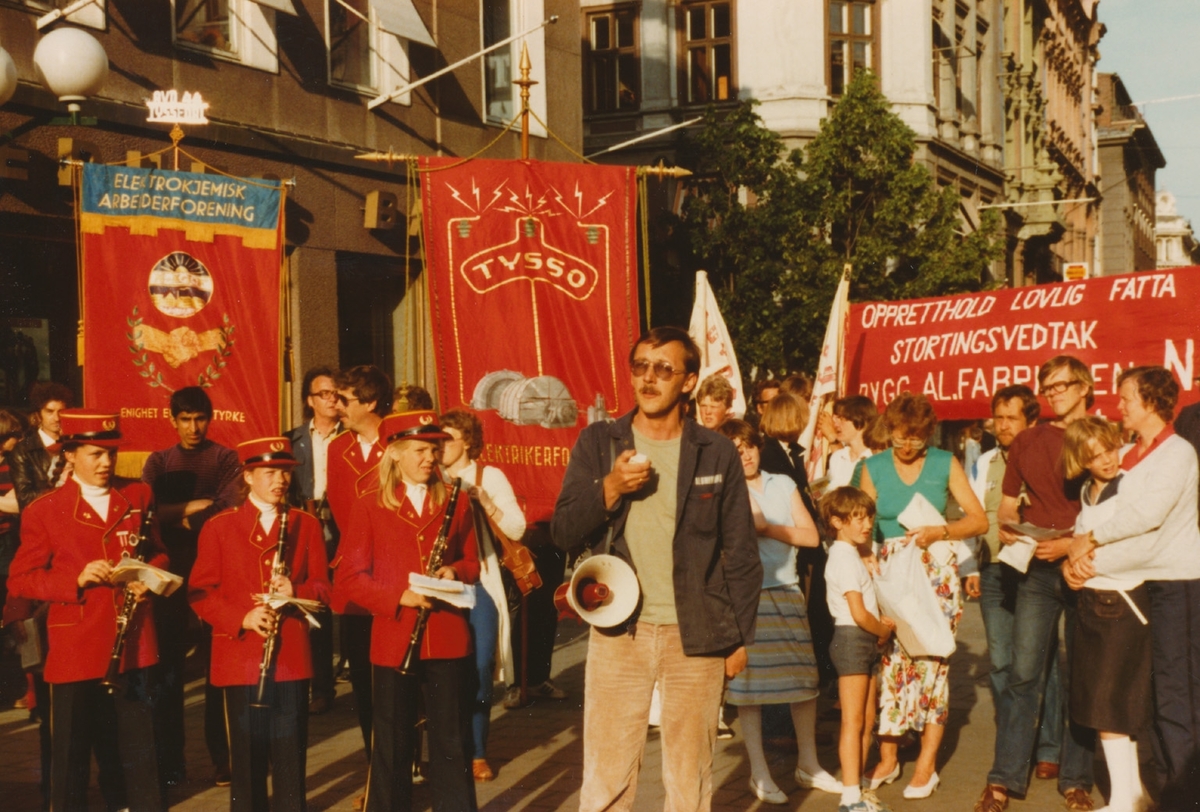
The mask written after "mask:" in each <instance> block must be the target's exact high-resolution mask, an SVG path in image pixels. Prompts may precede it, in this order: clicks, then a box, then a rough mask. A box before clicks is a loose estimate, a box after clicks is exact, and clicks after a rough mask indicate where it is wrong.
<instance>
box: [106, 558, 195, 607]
mask: <svg viewBox="0 0 1200 812" xmlns="http://www.w3.org/2000/svg"><path fill="white" fill-rule="evenodd" d="M108 577H109V580H110V581H112V582H113V583H114V584H125V583H129V582H131V581H140V582H141V583H143V584H145V585H146V587H147V589H149V590H150V591H151V592H153V593H154V594H155V595H161V596H162V597H164V598H165V597H167V596H168V595H170V594H171V593H172V592H174V591H175V590H176V589H179V587H181V586H183V579H182V578H181V577H179V576H178V575H176V574H175V573H173V572H167V571H166V570H164V569H159V568H158V567H156V566H154V565H153V564H147V563H146V562H145V561H139V560H138V559H136V558H130V557H128V556H126V557H125V558H122V559H121V563H119V564H117V566H115V567H113V571H112V574H111V575H109V576H108Z"/></svg>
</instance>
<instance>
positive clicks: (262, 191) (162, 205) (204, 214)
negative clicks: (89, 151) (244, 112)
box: [82, 163, 281, 231]
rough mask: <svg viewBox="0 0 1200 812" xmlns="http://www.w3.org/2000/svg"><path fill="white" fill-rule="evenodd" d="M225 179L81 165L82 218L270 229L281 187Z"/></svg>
mask: <svg viewBox="0 0 1200 812" xmlns="http://www.w3.org/2000/svg"><path fill="white" fill-rule="evenodd" d="M270 183H271V181H262V182H261V183H260V182H254V183H250V182H248V181H245V180H242V179H240V178H230V177H225V176H223V175H204V174H197V173H194V172H172V171H170V170H167V169H141V168H134V167H127V166H106V165H104V164H96V163H86V164H84V165H83V194H82V198H83V210H82V214H83V215H85V216H86V215H103V216H111V217H161V218H164V219H167V220H175V221H182V222H185V223H195V224H198V225H208V226H237V227H239V228H254V229H266V230H270V231H274V230H275V229H276V227H277V226H278V225H279V201H280V197H281V196H280V193H279V191H280V188H279V186H277V185H274V186H273V185H268V184H270Z"/></svg>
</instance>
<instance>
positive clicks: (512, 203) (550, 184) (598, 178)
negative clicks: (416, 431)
mask: <svg viewBox="0 0 1200 812" xmlns="http://www.w3.org/2000/svg"><path fill="white" fill-rule="evenodd" d="M421 171H422V173H423V174H422V184H421V187H422V212H423V216H424V219H425V253H426V272H427V275H428V280H429V291H430V300H431V311H432V316H433V334H434V341H435V353H436V357H437V370H438V371H437V374H438V389H439V394H440V399H441V404H442V406H443V407H444V408H447V409H448V408H454V407H458V406H462V407H466V408H470V409H473V410H475V412H476V413H477V414H478V415H479V417H480V419H481V420H482V421H483V424H484V440H485V446H486V447H485V450H484V452H483V456H482V457H481V460H482V461H483V462H484V463H485V464H488V465H495V466H498V467H499V468H501V469H502V470H503V471H504V472H505V473H506V474H507V475H508V478H509V480H510V481H511V482H512V484H513V488H514V490H515V491H516V493H517V495H518V496H519V497H522V498H523V499H524V500H525V502H526V505H527V510H526V515H527V518H528V519H529V521H531V522H535V521H542V520H545V519H547V518H548V517H549V515H550V512H551V510H552V509H553V507H554V500H555V498H556V497H557V495H558V490H559V486H560V485H561V484H562V477H563V474H564V473H565V471H566V466H567V461H568V460H569V458H570V452H571V448H572V446H573V445H574V444H575V438H576V437H577V436H578V434H579V430H580V429H581V428H583V427H584V426H586V425H587V424H589V423H591V422H595V421H596V420H604V419H609V418H612V417H616V416H619V415H621V414H623V413H624V412H627V411H629V410H630V409H632V408H633V406H634V401H633V389H632V387H631V386H630V378H629V368H628V358H629V350H630V348H631V347H632V346H633V342H634V341H636V340H637V336H638V331H639V330H638V304H637V253H636V245H637V237H636V234H637V232H636V231H635V230H634V229H635V213H636V208H637V185H636V184H637V180H636V174H635V172H636V170H635V169H634V168H633V167H615V166H583V165H579V164H561V163H545V162H541V161H488V160H473V161H468V162H465V163H460V162H457V161H455V160H453V159H445V158H423V159H422V160H421Z"/></svg>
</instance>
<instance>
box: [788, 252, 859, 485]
mask: <svg viewBox="0 0 1200 812" xmlns="http://www.w3.org/2000/svg"><path fill="white" fill-rule="evenodd" d="M849 315H850V265H849V263H847V264H846V266H845V268H844V269H843V271H842V279H841V281H840V282H838V286H837V292H836V293H834V294H833V307H832V308H830V310H829V324H828V326H826V328H825V343H824V344H822V345H821V360H820V362H819V363H818V364H817V377H816V378H814V379H813V392H812V399H811V400H809V402H808V425H807V426H805V427H804V433H803V434H801V435H800V445H802V446H804V447H805V448H807V449H808V481H809V482H816V480H818V479H820V478H821V477H823V476H825V462H826V460H827V459H828V458H829V443H828V441H827V440H826V439H825V437H824V436H822V435H821V434H820V433H819V432H818V431H817V419H818V418H819V417H820V413H821V410H822V409H823V408H825V407H826V406H827V405H828V406H829V410H832V408H833V406H832V403H833V399H834V398H836V397H837V396H838V395H840V394H841V389H842V379H843V377H844V374H845V365H844V364H843V362H842V356H843V354H844V352H845V344H846V327H847V319H848V317H849ZM830 396H832V397H830Z"/></svg>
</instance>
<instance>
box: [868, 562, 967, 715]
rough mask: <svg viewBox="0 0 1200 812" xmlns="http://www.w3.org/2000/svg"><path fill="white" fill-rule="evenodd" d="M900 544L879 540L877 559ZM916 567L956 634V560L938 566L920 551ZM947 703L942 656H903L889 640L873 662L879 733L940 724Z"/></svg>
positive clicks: (946, 670)
mask: <svg viewBox="0 0 1200 812" xmlns="http://www.w3.org/2000/svg"><path fill="white" fill-rule="evenodd" d="M900 541H901V540H900V539H888V540H887V541H885V542H884V545H883V549H882V551H881V552H880V554H879V555H880V558H881V559H882V560H886V559H887V557H888V554H889V553H890V552H891V550H892V548H893V546H894V545H896V544H899V543H900ZM921 563H922V564H924V565H925V574H926V575H927V576H928V577H929V583H930V585H931V586H932V587H933V590H934V592H935V593H936V594H937V598H938V605H939V606H941V608H942V612H943V613H944V614H945V615H946V619H947V620H949V621H950V631H951V632H957V631H958V621H959V618H961V617H962V611H963V602H962V583H961V582H960V580H959V577H958V560H957V558H955V557H952V558H951V559H950V561H949V562H948V563H946V564H941V563H939V562H938V560H937V559H936V558H934V557H933V556H932V555H931V554H930V552H929V551H928V550H925V551H924V552H923V553H922V555H921ZM949 700H950V661H949V660H948V659H946V658H944V657H909V656H908V655H907V654H905V653H904V648H903V647H902V646H901V645H900V644H899V643H898V642H896V640H895V638H893V639H892V642H891V643H890V644H889V645H888V646H887V647H886V648H884V650H883V656H882V658H881V659H880V663H879V735H880V736H900V735H902V734H903V733H904V732H906V731H908V730H915V731H918V732H920V731H922V730H924V729H925V725H926V724H934V725H945V724H946V720H947V718H948V717H949V715H950V701H949Z"/></svg>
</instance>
